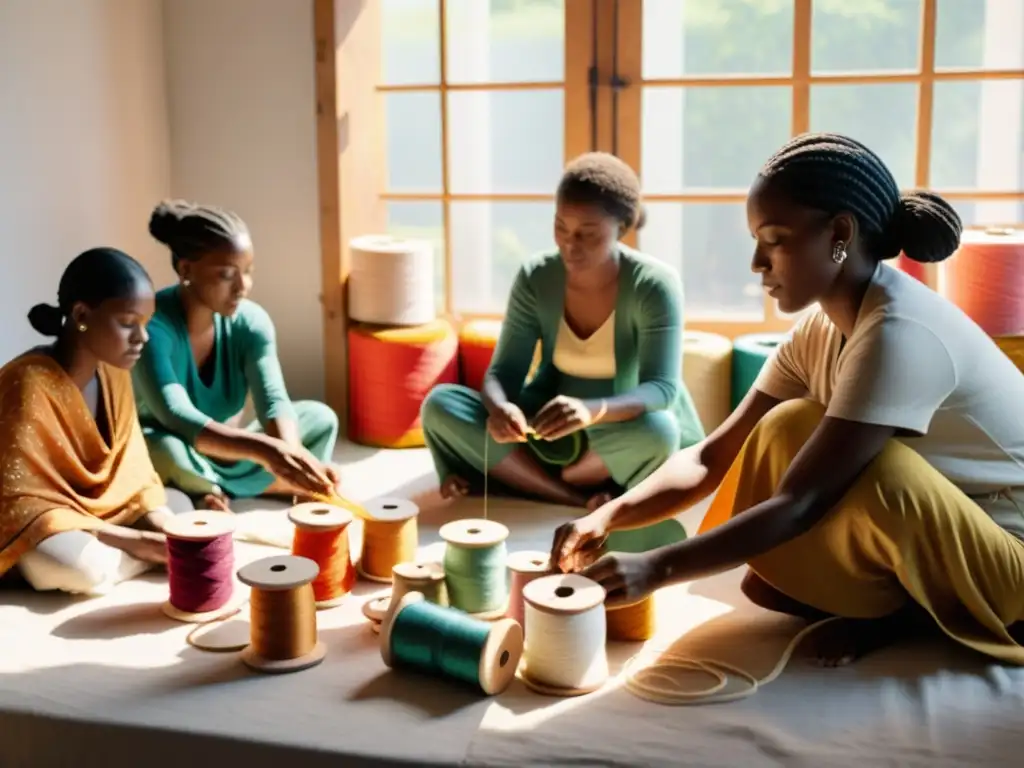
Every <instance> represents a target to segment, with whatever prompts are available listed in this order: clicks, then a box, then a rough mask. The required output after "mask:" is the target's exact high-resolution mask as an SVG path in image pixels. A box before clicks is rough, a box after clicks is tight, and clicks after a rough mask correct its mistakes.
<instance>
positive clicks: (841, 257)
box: [832, 240, 846, 264]
mask: <svg viewBox="0 0 1024 768" xmlns="http://www.w3.org/2000/svg"><path fill="white" fill-rule="evenodd" d="M832 261H834V262H835V263H836V264H842V263H843V262H844V261H846V247H845V245H844V244H843V241H842V240H840V241H839V242H837V243H836V247H835V248H833V249H832Z"/></svg>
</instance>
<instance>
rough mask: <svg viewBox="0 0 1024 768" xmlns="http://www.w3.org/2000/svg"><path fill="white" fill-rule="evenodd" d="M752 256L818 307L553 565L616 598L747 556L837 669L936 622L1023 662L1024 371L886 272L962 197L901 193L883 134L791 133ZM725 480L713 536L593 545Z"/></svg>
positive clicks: (927, 246)
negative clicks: (875, 146)
mask: <svg viewBox="0 0 1024 768" xmlns="http://www.w3.org/2000/svg"><path fill="white" fill-rule="evenodd" d="M747 219H748V224H749V227H750V232H751V235H752V237H753V238H754V240H755V247H754V257H753V265H752V266H753V269H754V271H755V272H756V273H758V274H759V275H760V276H761V280H762V283H763V284H764V287H765V289H766V290H767V291H768V292H769V294H770V295H772V296H774V297H775V298H776V299H777V300H778V303H779V307H780V309H782V310H783V311H785V312H796V311H799V310H801V309H804V308H806V307H809V306H811V305H812V304H815V303H817V304H818V307H817V308H816V309H814V310H813V311H812V312H810V313H809V314H808V315H806V316H805V317H804V318H803V319H802V320H801V321H800V322H799V323H798V325H797V326H796V327H795V329H794V330H793V332H792V335H791V336H790V338H789V339H788V340H787V341H785V342H784V343H783V344H781V345H780V346H779V347H778V349H777V350H776V352H775V354H774V356H773V357H772V358H771V359H770V360H769V361H768V362H767V364H766V365H765V366H764V368H763V370H762V372H761V374H760V377H759V378H758V380H757V382H756V384H755V386H754V388H753V389H752V390H751V392H750V393H749V394H748V395H747V397H746V399H745V400H744V401H743V402H742V403H741V404H740V406H739V407H738V408H737V410H736V411H735V412H734V413H733V414H732V416H731V417H730V418H729V419H728V420H727V421H726V422H725V423H724V424H722V426H721V427H719V428H718V429H717V430H716V431H715V432H714V433H713V434H711V435H709V436H708V437H707V438H706V439H705V440H703V441H702V442H700V443H698V444H697V445H695V446H693V447H692V448H689V449H687V450H684V451H681V452H680V453H678V454H676V455H675V456H673V457H672V458H671V459H669V461H668V462H666V463H665V464H664V465H663V467H662V468H661V469H659V470H658V471H657V472H655V473H654V474H652V475H651V476H650V477H649V478H648V479H647V480H645V481H644V482H643V483H641V484H640V485H638V486H637V487H636V488H634V489H632V490H631V491H630V492H629V493H626V494H625V495H623V496H622V497H620V498H618V499H615V500H614V501H612V502H610V503H609V504H607V505H605V506H603V507H602V508H600V509H598V510H596V511H595V512H593V513H592V514H590V515H588V516H586V517H583V518H581V519H579V520H577V521H575V522H574V523H570V524H568V525H566V526H563V527H562V528H560V529H559V530H558V531H557V532H556V534H555V541H554V544H553V551H552V557H553V558H554V560H555V561H556V562H558V563H559V564H560V566H561V567H562V568H563V569H565V570H581V572H582V573H584V574H585V575H587V576H589V577H591V578H594V579H596V580H597V581H599V582H600V583H602V584H603V585H604V586H605V587H606V589H607V590H608V594H609V601H610V602H611V603H615V602H622V601H626V602H629V601H633V600H635V599H637V598H638V597H640V596H641V595H644V594H646V593H648V592H649V591H650V590H652V589H654V588H657V587H659V586H662V585H666V584H671V583H676V582H682V581H691V580H694V579H698V578H702V577H705V576H710V575H712V574H715V573H719V572H722V571H725V570H729V569H732V568H735V567H737V566H740V565H743V564H747V565H749V571H748V574H747V576H746V578H745V580H744V583H743V590H744V592H745V593H746V595H747V596H748V597H749V598H750V599H752V600H753V601H754V602H755V603H758V604H760V605H761V606H763V607H766V608H769V609H772V610H777V611H782V612H786V613H791V614H794V615H798V616H801V617H804V618H806V619H808V620H815V619H820V618H824V617H828V616H834V617H840V618H841V619H843V620H841V621H835V622H830V623H829V624H827V625H825V626H823V627H821V628H820V630H819V632H818V633H816V634H815V637H816V638H817V643H818V653H819V656H820V658H821V659H822V661H823V662H825V663H828V664H839V663H844V662H848V661H851V660H853V659H854V658H856V657H857V656H859V655H861V654H863V653H866V652H868V651H870V650H872V649H873V648H876V647H878V646H880V645H882V644H885V643H887V642H890V641H892V640H893V639H895V638H896V637H897V636H898V635H899V634H900V633H904V632H906V631H907V630H908V629H911V628H914V629H917V628H920V627H924V626H932V627H934V626H936V625H937V626H938V627H939V628H940V629H941V630H942V631H943V632H945V633H946V634H947V635H948V636H949V637H951V638H953V639H954V640H956V641H958V642H959V643H961V644H963V645H965V646H967V647H970V648H973V649H975V650H977V651H979V652H981V653H984V654H987V655H989V656H991V657H993V658H995V659H997V660H1000V661H1003V662H1008V663H1012V664H1024V647H1022V646H1021V645H1020V643H1019V642H1018V638H1019V637H1020V636H1021V634H1022V633H1021V632H1020V627H1021V626H1022V625H1021V624H1020V622H1021V621H1022V620H1024V541H1022V537H1024V375H1022V374H1021V373H1020V371H1018V370H1017V368H1016V367H1015V366H1014V365H1013V363H1012V362H1010V360H1009V359H1008V358H1007V357H1006V356H1005V355H1004V354H1003V353H1002V352H1001V351H1000V350H999V348H998V347H997V346H996V344H995V342H994V341H993V340H992V339H990V338H989V337H988V336H986V334H985V333H984V332H983V331H982V330H981V328H979V327H978V326H977V325H976V324H975V323H974V322H972V321H971V320H970V319H969V318H968V317H967V316H966V315H965V314H964V313H962V312H961V311H960V310H959V309H958V308H957V307H955V306H954V305H953V304H951V303H950V302H948V301H946V300H945V299H943V298H942V297H941V296H939V295H938V294H937V293H935V292H934V291H932V290H931V289H929V288H928V287H926V286H925V285H923V284H922V283H920V282H918V281H917V280H915V279H914V278H912V277H910V276H908V275H906V274H904V273H902V272H900V271H898V270H896V269H894V268H892V267H890V266H888V265H886V264H884V263H883V262H884V261H885V260H887V259H891V258H893V257H895V256H896V255H898V254H899V253H900V252H901V251H902V252H903V253H904V254H906V256H907V257H909V258H911V259H913V260H915V261H919V262H937V261H941V260H942V259H945V258H947V257H948V256H950V255H951V254H952V253H953V252H954V250H955V249H956V248H957V246H958V243H959V239H960V232H961V224H960V220H959V218H958V217H957V215H956V213H955V212H954V211H953V209H952V208H951V207H950V206H949V205H948V204H947V203H946V202H945V201H944V200H942V199H941V198H939V197H937V196H936V195H934V194H930V193H927V192H914V193H911V194H907V195H901V194H900V192H899V189H898V188H897V185H896V182H895V181H894V179H893V177H892V175H891V173H890V172H889V171H888V169H887V168H886V167H885V165H884V164H883V163H882V161H881V160H880V159H879V158H878V157H877V156H876V155H875V154H874V153H872V152H871V151H870V150H869V149H868V148H867V147H865V146H863V145H862V144H859V143H858V142H856V141H853V140H852V139H849V138H846V137H844V136H837V135H833V134H807V135H802V136H799V137H797V138H795V139H793V140H792V141H791V142H789V143H788V144H786V146H784V147H783V148H782V149H781V150H779V152H778V153H777V154H775V155H774V156H773V157H772V158H771V159H770V160H769V161H768V163H767V164H766V165H765V166H764V168H763V169H762V171H761V172H760V173H759V174H758V176H757V178H756V180H755V182H754V184H753V186H752V188H751V190H750V194H749V197H748V200H747ZM716 488H717V489H718V492H717V495H716V496H715V498H714V501H713V502H712V504H711V507H710V509H709V511H708V513H707V515H706V516H705V518H704V521H703V523H702V525H701V528H700V533H699V534H698V535H697V536H695V537H693V538H691V539H689V540H687V541H684V542H682V543H679V544H675V545H672V546H667V547H664V548H662V549H660V550H656V551H654V552H651V553H648V554H646V555H642V556H631V555H611V556H605V557H603V558H599V559H598V558H597V557H595V552H596V550H597V546H598V545H599V544H600V542H601V541H602V540H603V539H604V537H605V536H607V534H608V533H609V532H612V531H618V530H623V529H628V528H632V527H634V526H639V525H650V524H651V523H653V522H655V521H658V520H661V519H664V518H667V517H669V516H674V515H676V514H678V513H679V512H680V511H681V510H683V509H686V508H687V507H690V506H692V505H693V504H695V503H697V502H698V501H700V500H701V499H704V498H705V497H707V496H709V495H710V494H712V493H713V492H714V491H715V489H716Z"/></svg>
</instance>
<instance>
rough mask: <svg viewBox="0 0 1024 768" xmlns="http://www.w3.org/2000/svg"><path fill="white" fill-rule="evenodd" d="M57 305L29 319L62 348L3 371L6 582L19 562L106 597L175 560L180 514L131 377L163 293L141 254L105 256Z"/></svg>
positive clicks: (0, 430) (44, 580)
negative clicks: (171, 523)
mask: <svg viewBox="0 0 1024 768" xmlns="http://www.w3.org/2000/svg"><path fill="white" fill-rule="evenodd" d="M57 296H58V305H57V306H56V307H53V306H49V305H46V304H39V305H38V306H36V307H33V308H32V311H31V312H29V315H28V317H29V322H30V323H31V324H32V327H33V328H35V329H36V330H37V331H38V332H39V333H41V334H43V335H45V336H55V337H56V342H55V343H54V344H52V345H50V346H45V347H39V348H37V349H33V350H31V351H29V352H26V353H25V354H23V355H21V356H20V357H18V358H15V359H14V360H12V361H11V362H9V363H7V364H6V365H5V366H4V367H3V368H2V369H0V463H2V465H3V469H4V471H3V473H2V474H0V575H3V574H7V573H11V574H14V573H16V572H15V571H13V570H12V569H13V568H14V566H15V565H17V566H19V569H18V570H20V571H21V575H22V576H24V578H25V580H26V581H28V583H29V584H30V585H31V586H33V587H34V588H36V589H39V590H63V591H65V592H74V593H87V594H98V593H102V592H105V591H107V590H108V589H109V588H110V587H112V586H113V585H115V584H117V583H118V582H120V581H122V580H125V579H129V578H132V577H134V576H137V575H139V574H140V573H142V572H143V571H145V570H147V569H149V568H150V567H151V566H152V565H153V564H163V563H165V562H166V542H165V539H164V536H163V534H162V533H159V531H160V530H161V528H162V526H163V524H164V523H165V522H166V520H167V517H168V516H169V515H170V514H171V513H170V511H169V510H168V509H167V507H166V503H167V498H166V496H165V494H164V488H163V486H162V485H161V484H160V479H159V477H157V474H156V472H155V471H154V469H153V465H152V463H151V462H150V460H149V454H148V453H147V451H146V443H145V440H143V437H142V431H141V429H140V428H139V420H138V416H137V413H136V410H135V400H134V398H133V397H132V386H131V375H130V374H129V372H128V371H129V369H131V367H132V366H133V365H135V362H136V361H137V360H138V359H139V355H140V354H141V352H142V348H143V345H144V344H145V343H146V330H145V327H146V323H147V322H148V320H149V318H150V316H151V315H152V314H153V286H152V283H150V280H149V276H148V275H147V274H146V271H145V270H144V269H143V268H142V266H141V265H140V264H139V263H138V262H137V261H135V260H134V259H132V258H131V257H130V256H127V255H126V254H124V253H121V252H120V251H116V250H114V249H112V248H95V249H93V250H90V251H86V252H85V253H83V254H81V255H80V256H78V257H77V258H76V259H75V260H74V261H72V262H71V264H69V265H68V268H67V269H66V270H65V271H64V275H63V276H62V277H61V280H60V288H59V290H58V293H57ZM136 525H138V526H139V527H138V528H136V527H133V526H136ZM142 527H147V528H149V529H150V530H149V531H145V530H141V528H142Z"/></svg>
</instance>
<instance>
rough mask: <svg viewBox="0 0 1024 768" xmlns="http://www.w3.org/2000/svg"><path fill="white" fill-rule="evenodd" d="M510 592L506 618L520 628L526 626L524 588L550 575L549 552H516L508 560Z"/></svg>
mask: <svg viewBox="0 0 1024 768" xmlns="http://www.w3.org/2000/svg"><path fill="white" fill-rule="evenodd" d="M508 570H509V576H510V579H509V582H510V583H509V590H508V608H507V609H506V611H505V616H506V618H509V619H514V620H515V621H517V622H519V625H520V626H524V625H525V624H526V616H525V608H524V607H523V587H525V586H526V585H527V584H529V583H530V582H531V581H533V580H534V579H536V578H539V577H541V576H545V575H547V574H548V573H549V570H550V569H549V568H548V553H547V552H539V551H537V552H532V551H527V552H515V553H513V554H512V555H510V556H509V558H508Z"/></svg>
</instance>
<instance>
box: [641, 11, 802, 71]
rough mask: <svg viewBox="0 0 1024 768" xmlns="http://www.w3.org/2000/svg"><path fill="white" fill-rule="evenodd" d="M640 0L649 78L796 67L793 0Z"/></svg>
mask: <svg viewBox="0 0 1024 768" xmlns="http://www.w3.org/2000/svg"><path fill="white" fill-rule="evenodd" d="M633 1H635V2H640V0H633ZM642 1H643V40H644V48H643V54H642V55H643V77H644V78H645V79H647V80H668V79H673V78H681V77H692V76H694V75H723V74H735V75H741V74H745V75H765V74H772V75H778V74H789V72H790V71H791V70H792V61H793V2H792V0H776V2H770V3H764V2H758V3H751V2H749V0H642Z"/></svg>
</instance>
